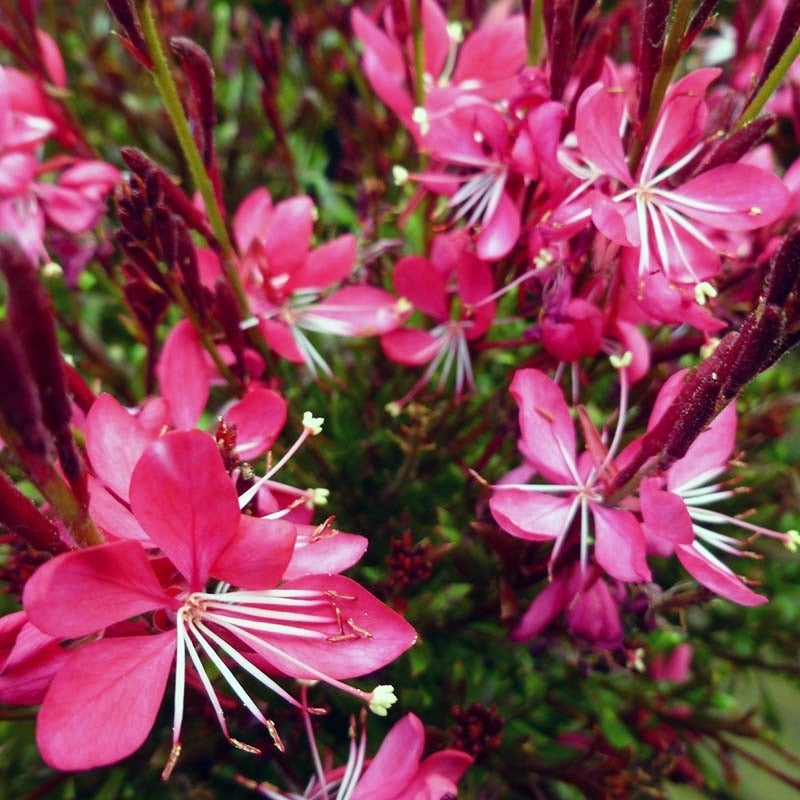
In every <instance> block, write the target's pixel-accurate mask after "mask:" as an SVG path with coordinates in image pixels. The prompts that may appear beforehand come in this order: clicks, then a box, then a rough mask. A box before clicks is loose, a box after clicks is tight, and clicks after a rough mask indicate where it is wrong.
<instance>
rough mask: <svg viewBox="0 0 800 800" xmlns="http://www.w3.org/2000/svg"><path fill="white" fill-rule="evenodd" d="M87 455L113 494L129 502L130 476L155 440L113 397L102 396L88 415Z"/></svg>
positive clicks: (108, 395) (86, 431)
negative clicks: (148, 446) (146, 449)
mask: <svg viewBox="0 0 800 800" xmlns="http://www.w3.org/2000/svg"><path fill="white" fill-rule="evenodd" d="M85 433H86V452H87V454H88V455H89V461H90V462H91V464H92V469H93V470H94V472H95V474H96V475H97V476H98V477H99V478H100V479H101V480H102V482H103V483H104V484H105V485H106V486H108V488H109V489H111V491H112V492H114V494H116V495H117V496H118V497H120V498H121V499H122V500H124V501H125V502H127V501H128V487H129V486H130V482H131V473H132V472H133V468H134V467H135V466H136V462H137V461H138V460H139V458H140V457H141V455H142V453H143V452H144V450H145V448H146V447H147V445H149V444H150V442H152V441H153V440H154V439H155V438H156V437H155V434H154V433H153V432H151V431H148V430H145V429H144V428H143V427H142V425H141V424H140V423H139V421H138V420H137V418H136V417H135V416H134V415H133V414H131V413H130V412H129V411H128V410H127V409H125V408H123V407H122V406H121V405H120V404H119V403H118V402H117V400H116V399H115V398H113V397H112V396H111V395H110V394H101V395H100V397H98V398H97V400H95V401H94V403H93V404H92V407H91V409H89V413H88V415H87V416H86V427H85Z"/></svg>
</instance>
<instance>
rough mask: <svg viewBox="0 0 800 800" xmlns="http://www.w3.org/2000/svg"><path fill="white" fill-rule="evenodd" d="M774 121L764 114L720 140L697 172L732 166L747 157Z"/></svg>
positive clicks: (773, 116) (772, 116) (770, 115)
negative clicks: (725, 165) (723, 165)
mask: <svg viewBox="0 0 800 800" xmlns="http://www.w3.org/2000/svg"><path fill="white" fill-rule="evenodd" d="M775 119H776V117H775V115H774V114H765V115H764V116H761V117H759V118H758V119H754V120H753V121H752V122H751V123H749V124H747V125H745V126H744V127H743V128H740V129H739V130H738V131H736V132H735V133H732V134H731V135H730V136H726V137H725V138H724V139H721V140H720V141H719V142H717V143H716V144H715V145H713V146H712V148H711V150H710V151H709V153H708V155H706V157H705V158H704V159H703V162H702V164H701V165H700V169H699V170H698V172H700V171H702V172H706V171H707V170H709V169H713V168H714V167H719V166H721V165H722V164H732V163H734V162H735V161H738V160H739V159H740V158H742V157H743V156H745V155H747V153H749V152H750V151H751V150H752V149H753V148H754V147H756V146H757V145H759V144H761V142H762V141H763V140H764V137H765V136H766V135H767V132H768V131H769V129H770V128H771V127H772V126H773V124H774V123H775Z"/></svg>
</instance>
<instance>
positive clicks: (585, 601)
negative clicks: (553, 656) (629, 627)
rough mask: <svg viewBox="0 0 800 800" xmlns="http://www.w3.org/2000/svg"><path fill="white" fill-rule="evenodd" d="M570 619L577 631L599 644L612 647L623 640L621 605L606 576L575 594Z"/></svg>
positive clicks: (569, 610)
mask: <svg viewBox="0 0 800 800" xmlns="http://www.w3.org/2000/svg"><path fill="white" fill-rule="evenodd" d="M567 623H568V624H569V626H570V628H571V629H572V630H573V631H574V632H575V633H576V634H578V635H579V636H583V637H584V638H585V639H589V640H590V641H592V642H594V643H595V644H596V645H598V646H599V647H605V648H609V649H610V648H613V647H617V646H619V644H620V643H621V642H622V622H621V620H620V617H619V607H618V606H617V603H616V602H615V601H614V598H613V597H612V596H611V592H610V591H609V589H608V586H607V584H606V582H605V581H604V580H602V578H598V579H597V580H595V581H592V582H591V583H590V584H589V585H588V586H586V587H584V588H583V589H582V590H581V591H580V592H578V594H577V595H575V598H574V599H573V600H572V602H571V603H569V605H568V607H567Z"/></svg>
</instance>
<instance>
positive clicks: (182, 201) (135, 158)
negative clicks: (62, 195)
mask: <svg viewBox="0 0 800 800" xmlns="http://www.w3.org/2000/svg"><path fill="white" fill-rule="evenodd" d="M120 155H121V156H122V160H123V161H124V162H125V164H127V166H128V168H129V169H130V170H131V171H132V172H135V173H136V174H137V175H138V176H139V177H140V178H141V179H142V180H143V181H145V182H146V181H148V180H152V178H151V177H150V175H151V173H155V174H157V176H158V181H159V182H160V185H161V191H162V192H163V195H164V199H163V202H164V204H165V205H166V206H167V208H168V209H169V210H170V211H172V212H173V213H175V214H179V215H180V216H181V217H183V219H184V220H185V221H186V224H187V225H188V226H189V227H190V228H191V229H192V230H194V231H197V232H198V233H199V234H200V235H201V236H202V237H203V238H204V239H205V240H206V241H207V242H208V243H209V244H210V245H211V246H212V247H214V248H215V249H216V250H219V242H217V239H216V237H215V236H214V233H213V231H212V230H211V227H210V226H209V224H208V220H207V219H206V218H205V215H204V214H203V212H202V211H200V209H198V208H196V207H195V206H194V205H193V204H192V202H191V200H189V198H188V197H187V196H186V195H185V194H184V193H183V191H181V189H180V188H179V187H178V186H177V185H176V184H175V182H174V181H173V180H172V179H171V178H170V177H169V175H167V173H166V172H164V170H163V169H162V168H161V167H159V166H158V164H156V162H155V161H152V160H151V159H150V158H148V157H147V156H146V155H145V154H144V153H143V152H142V151H141V150H137V149H136V148H135V147H123V148H121V149H120Z"/></svg>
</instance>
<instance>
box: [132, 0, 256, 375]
mask: <svg viewBox="0 0 800 800" xmlns="http://www.w3.org/2000/svg"><path fill="white" fill-rule="evenodd" d="M136 11H137V14H138V15H139V22H140V24H141V27H142V35H143V36H144V40H145V42H146V44H147V49H148V55H149V56H150V59H151V60H152V62H153V68H152V70H151V73H150V74H151V75H152V76H153V80H154V81H155V84H156V86H157V87H158V91H159V93H160V94H161V97H162V99H163V101H164V106H165V108H166V109H167V113H168V114H169V118H170V120H171V121H172V126H173V128H174V129H175V135H176V136H177V137H178V144H179V145H180V147H181V150H182V151H183V155H184V157H185V158H186V162H187V164H188V165H189V171H190V172H191V173H192V179H193V180H194V183H195V186H196V187H197V190H198V191H199V192H200V195H201V196H202V198H203V203H204V205H205V209H206V214H207V215H208V221H209V224H210V225H211V230H212V231H213V232H214V236H215V237H216V239H217V241H218V242H219V245H220V247H221V249H222V258H221V259H220V261H221V263H222V270H223V272H224V273H225V277H226V279H227V281H228V283H229V284H230V287H231V289H233V293H234V295H235V297H236V303H237V305H238V306H239V312H240V313H241V315H242V318H243V319H249V318H250V317H252V316H253V312H252V311H251V310H250V302H249V300H248V299H247V293H246V292H245V289H244V286H243V285H242V281H241V278H240V277H239V273H238V272H237V270H236V254H235V251H234V248H233V244H232V243H231V239H230V236H229V235H228V229H227V226H226V225H225V220H224V217H223V215H222V210H221V209H220V206H219V203H218V201H217V195H216V192H215V191H214V186H213V184H212V182H211V178H210V177H209V175H208V171H207V170H206V168H205V165H204V164H203V158H202V156H201V155H200V151H199V150H198V149H197V143H196V142H195V140H194V137H193V136H192V131H191V129H190V127H189V121H188V120H187V118H186V114H185V113H184V110H183V104H182V103H181V100H180V97H179V95H178V88H177V86H176V85H175V81H174V80H173V78H172V72H171V71H170V67H169V62H168V61H167V56H166V51H165V49H164V47H163V45H162V43H161V37H160V36H159V34H158V29H157V28H156V23H155V19H154V17H153V11H152V9H151V7H150V2H149V0H136ZM248 338H249V339H250V341H251V343H252V344H253V345H254V347H255V348H256V349H257V350H258V351H259V353H260V354H261V355H262V356H263V357H264V358H265V360H268V359H269V354H270V349H269V345H268V344H267V343H266V341H265V340H264V337H263V336H262V335H261V332H260V330H259V328H258V327H255V328H251V330H250V331H249V336H248Z"/></svg>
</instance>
